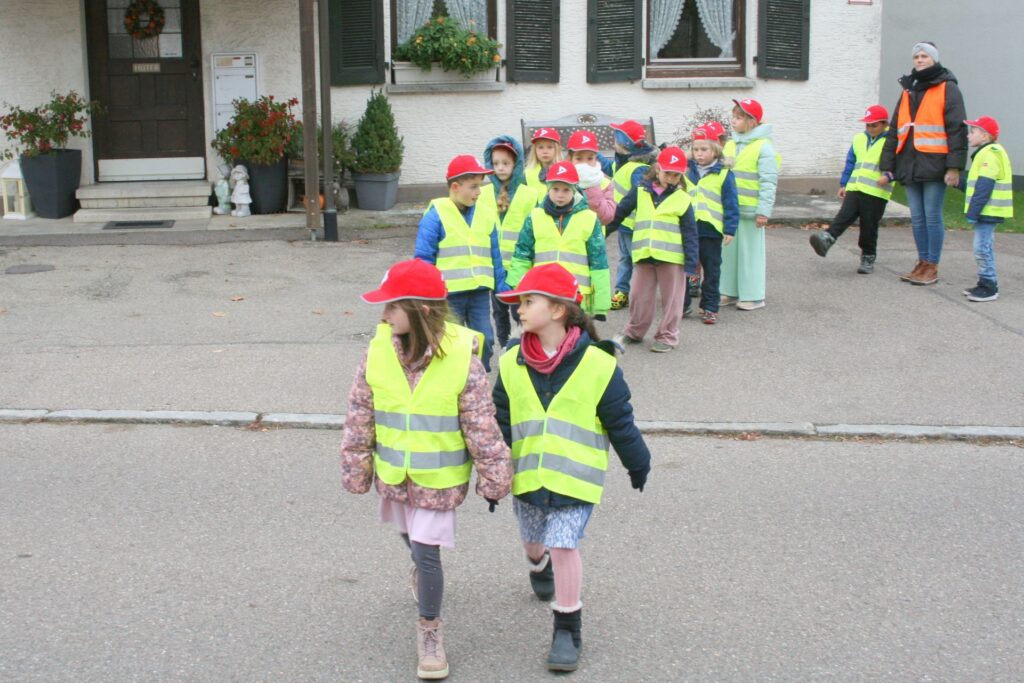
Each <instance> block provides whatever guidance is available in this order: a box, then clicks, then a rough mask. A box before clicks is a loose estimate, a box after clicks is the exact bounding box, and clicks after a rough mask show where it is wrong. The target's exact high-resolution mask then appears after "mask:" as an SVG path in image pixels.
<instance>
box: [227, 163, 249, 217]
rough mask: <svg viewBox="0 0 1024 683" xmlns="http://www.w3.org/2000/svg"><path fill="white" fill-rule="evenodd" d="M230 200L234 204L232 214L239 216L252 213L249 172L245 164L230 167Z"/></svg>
mask: <svg viewBox="0 0 1024 683" xmlns="http://www.w3.org/2000/svg"><path fill="white" fill-rule="evenodd" d="M231 187H232V190H231V201H232V202H234V204H235V210H234V211H232V212H231V215H232V216H237V217H239V218H241V217H244V216H250V215H252V212H251V211H250V210H249V205H250V204H252V197H250V196H249V172H248V171H246V170H245V166H242V165H241V164H239V165H238V166H235V167H234V168H233V169H231Z"/></svg>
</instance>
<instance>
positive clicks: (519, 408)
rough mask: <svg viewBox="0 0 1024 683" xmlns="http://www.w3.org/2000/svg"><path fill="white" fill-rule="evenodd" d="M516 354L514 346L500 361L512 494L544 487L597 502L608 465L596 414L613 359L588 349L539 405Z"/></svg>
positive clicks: (605, 440)
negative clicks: (508, 428)
mask: <svg viewBox="0 0 1024 683" xmlns="http://www.w3.org/2000/svg"><path fill="white" fill-rule="evenodd" d="M518 357H519V346H518V345H517V346H515V347H513V348H512V349H510V350H509V351H508V352H506V353H505V354H504V355H503V356H502V357H501V361H500V364H499V368H500V369H499V372H500V373H501V381H502V384H503V385H504V387H505V390H506V391H507V392H508V402H509V416H510V420H511V423H512V467H513V471H514V475H513V477H512V493H513V494H514V495H518V494H521V493H529V492H530V491H536V490H538V489H540V488H545V489H547V490H548V491H552V492H554V493H560V494H562V495H564V496H571V497H573V498H576V499H578V500H582V501H584V502H587V503H595V504H596V503H600V502H601V493H602V491H603V490H604V476H605V472H606V471H607V470H608V433H607V432H606V431H605V429H604V426H603V425H602V424H601V420H600V419H598V417H597V405H598V403H599V402H600V401H601V397H602V396H604V392H605V390H606V389H607V388H608V383H609V382H611V379H612V375H613V374H614V372H615V358H614V357H612V356H610V355H608V354H607V353H605V352H604V351H601V350H600V349H598V348H596V347H589V348H587V349H586V351H584V354H583V358H582V359H581V360H580V364H579V365H578V366H576V369H575V370H574V371H573V373H572V375H571V376H570V377H569V379H568V381H566V383H565V384H564V385H563V386H562V388H561V389H560V390H559V392H558V393H557V394H555V396H554V398H552V399H551V403H549V404H548V409H547V410H544V407H543V405H542V404H541V402H540V398H539V397H538V396H537V392H536V390H535V389H534V388H533V382H531V381H530V373H529V371H528V370H527V368H526V366H525V365H520V364H519V362H518Z"/></svg>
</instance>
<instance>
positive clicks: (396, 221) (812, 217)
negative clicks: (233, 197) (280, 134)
mask: <svg viewBox="0 0 1024 683" xmlns="http://www.w3.org/2000/svg"><path fill="white" fill-rule="evenodd" d="M839 204H840V201H839V200H838V199H836V197H835V196H834V195H827V196H826V195H821V194H797V193H792V192H780V193H779V195H778V199H777V203H776V211H775V215H774V216H773V217H772V222H773V223H775V224H777V225H789V226H796V227H799V226H802V225H806V224H814V223H827V222H828V221H830V220H831V219H832V217H833V216H834V215H835V214H836V212H837V211H838V210H839ZM426 207H427V205H426V203H406V204H396V205H395V206H394V207H393V208H392V209H390V210H388V211H363V210H361V209H349V210H348V211H347V212H345V213H343V214H339V215H338V231H339V235H340V237H341V239H342V240H345V241H348V240H358V239H373V238H379V237H395V236H398V235H409V234H414V231H415V228H416V225H417V224H418V222H419V218H420V216H421V215H423V211H424V210H425V209H426ZM909 221H910V211H909V209H907V207H905V206H903V205H901V204H896V203H895V202H892V203H890V204H889V207H888V208H887V210H886V217H885V219H884V221H883V224H885V225H904V224H907V223H909ZM103 226H104V224H103V223H75V222H73V220H72V219H71V218H70V217H68V218H64V219H60V220H49V219H45V218H33V219H29V220H25V221H17V220H0V246H84V245H105V244H168V245H188V244H211V243H219V242H252V241H263V240H286V241H296V240H312V239H313V237H314V234H315V237H316V239H322V238H323V230H317V231H315V233H312V232H311V231H310V230H308V229H307V228H306V227H305V226H306V216H305V214H303V213H281V214H271V215H266V216H249V217H247V218H233V217H232V216H212V217H211V218H209V219H207V220H189V221H178V222H176V223H175V224H174V225H173V226H172V227H170V228H139V229H130V230H105V229H104V227H103Z"/></svg>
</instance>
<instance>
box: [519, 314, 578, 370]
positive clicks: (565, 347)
mask: <svg viewBox="0 0 1024 683" xmlns="http://www.w3.org/2000/svg"><path fill="white" fill-rule="evenodd" d="M581 332H582V330H581V329H580V328H579V327H576V326H575V325H573V326H572V327H570V328H569V329H568V331H567V332H566V335H565V339H563V340H562V343H561V344H559V345H558V350H557V351H556V352H555V355H553V356H551V357H550V358H548V354H547V353H546V352H545V351H544V347H543V346H541V343H540V337H538V336H537V335H536V334H534V333H533V332H523V338H522V340H520V342H519V348H520V349H522V351H523V360H525V361H526V364H527V365H529V366H530V367H531V368H533V369H534V370H536V371H537V372H539V373H540V374H542V375H550V374H551V373H552V372H554V371H555V368H557V367H558V366H559V365H560V364H561V362H562V359H563V358H565V357H566V356H567V355H569V352H570V351H572V350H573V349H574V348H576V342H578V341H579V340H580V334H581Z"/></svg>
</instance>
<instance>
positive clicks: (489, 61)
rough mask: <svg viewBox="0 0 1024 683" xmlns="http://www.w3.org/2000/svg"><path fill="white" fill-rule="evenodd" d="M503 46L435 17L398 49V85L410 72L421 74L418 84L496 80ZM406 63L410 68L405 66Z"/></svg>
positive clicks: (395, 71)
mask: <svg viewBox="0 0 1024 683" xmlns="http://www.w3.org/2000/svg"><path fill="white" fill-rule="evenodd" d="M500 47H501V44H500V43H498V42H497V41H496V40H492V39H490V38H488V37H487V36H481V35H480V34H478V33H476V32H475V31H470V30H467V29H465V28H462V27H461V26H460V25H459V24H458V22H456V21H455V20H454V19H452V18H450V17H435V18H434V19H431V20H430V21H428V22H427V23H426V24H424V25H423V26H420V27H419V28H418V29H416V31H415V32H414V33H413V34H412V35H411V36H409V40H407V41H405V42H404V43H402V44H401V45H399V46H398V47H397V48H395V60H396V63H395V64H393V68H392V73H393V74H394V77H395V82H396V83H397V82H399V81H401V80H408V79H409V76H408V75H407V74H408V72H409V70H413V69H415V70H417V71H419V70H422V71H423V72H424V75H423V76H422V77H421V78H419V79H417V80H418V82H434V83H442V82H448V83H451V82H460V81H467V80H471V79H475V80H496V79H497V68H498V66H499V65H500V64H501V55H500V54H499V53H498V49H499V48H500ZM403 62H407V63H408V64H403Z"/></svg>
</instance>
